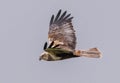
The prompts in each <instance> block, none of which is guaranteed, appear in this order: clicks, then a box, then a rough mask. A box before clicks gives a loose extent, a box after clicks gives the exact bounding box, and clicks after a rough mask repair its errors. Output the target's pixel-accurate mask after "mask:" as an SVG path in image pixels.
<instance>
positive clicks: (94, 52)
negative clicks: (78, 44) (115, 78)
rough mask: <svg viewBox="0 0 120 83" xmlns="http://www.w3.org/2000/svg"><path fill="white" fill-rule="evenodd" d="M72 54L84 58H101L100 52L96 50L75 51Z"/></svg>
mask: <svg viewBox="0 0 120 83" xmlns="http://www.w3.org/2000/svg"><path fill="white" fill-rule="evenodd" d="M74 54H75V55H76V56H80V57H81V56H84V57H89V58H100V57H102V55H101V52H100V51H99V50H98V49H97V48H90V49H89V50H76V51H75V53H74Z"/></svg>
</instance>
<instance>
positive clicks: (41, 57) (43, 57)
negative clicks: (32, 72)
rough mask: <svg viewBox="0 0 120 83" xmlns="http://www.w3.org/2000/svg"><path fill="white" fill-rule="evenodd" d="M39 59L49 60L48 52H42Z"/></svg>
mask: <svg viewBox="0 0 120 83" xmlns="http://www.w3.org/2000/svg"><path fill="white" fill-rule="evenodd" d="M39 60H46V61H49V60H50V54H49V53H48V52H43V53H42V54H41V56H40V58H39Z"/></svg>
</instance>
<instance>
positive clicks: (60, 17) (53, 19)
mask: <svg viewBox="0 0 120 83" xmlns="http://www.w3.org/2000/svg"><path fill="white" fill-rule="evenodd" d="M61 12H62V10H61V9H60V10H59V11H58V13H57V15H56V16H55V17H54V15H52V17H51V20H50V25H52V24H54V23H55V24H61V23H62V22H65V21H66V22H70V21H71V20H72V19H73V17H70V15H71V14H66V13H67V11H64V12H63V13H62V14H61Z"/></svg>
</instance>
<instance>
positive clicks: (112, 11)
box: [0, 0, 120, 83]
mask: <svg viewBox="0 0 120 83" xmlns="http://www.w3.org/2000/svg"><path fill="white" fill-rule="evenodd" d="M59 9H62V10H63V11H65V10H67V11H68V13H71V14H72V16H74V19H73V25H74V28H75V30H76V35H77V47H76V49H88V48H91V47H98V48H99V49H100V50H101V52H102V54H103V57H102V58H101V59H90V58H75V59H68V60H63V61H56V62H47V61H39V60H38V59H39V56H40V54H41V53H42V52H43V44H44V42H45V41H48V40H47V32H48V25H49V20H50V17H51V15H52V14H56V13H57V12H58V10H59ZM119 36H120V1H119V0H0V83H120V45H119V43H120V37H119Z"/></svg>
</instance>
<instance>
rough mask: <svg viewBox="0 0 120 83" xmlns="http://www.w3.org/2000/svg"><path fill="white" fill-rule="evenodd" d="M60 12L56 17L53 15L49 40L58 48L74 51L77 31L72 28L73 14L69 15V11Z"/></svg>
mask: <svg viewBox="0 0 120 83" xmlns="http://www.w3.org/2000/svg"><path fill="white" fill-rule="evenodd" d="M61 11H62V10H59V11H58V13H57V15H56V17H54V15H52V17H51V20H50V25H49V32H48V38H49V40H50V41H54V43H55V45H57V44H59V46H57V47H58V48H62V49H65V50H69V51H74V50H75V47H76V36H75V30H74V29H73V26H72V23H71V21H72V19H73V17H70V15H71V14H67V11H65V12H63V13H61Z"/></svg>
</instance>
